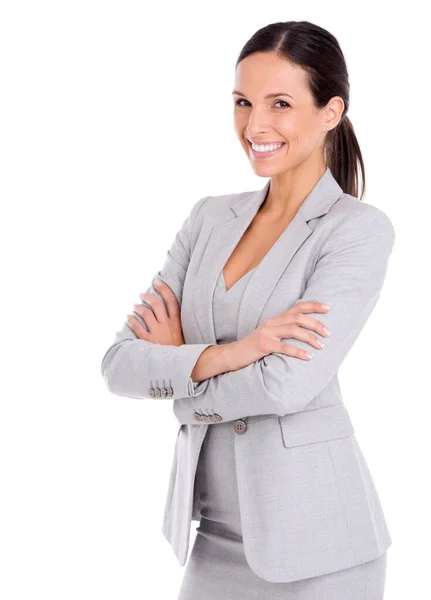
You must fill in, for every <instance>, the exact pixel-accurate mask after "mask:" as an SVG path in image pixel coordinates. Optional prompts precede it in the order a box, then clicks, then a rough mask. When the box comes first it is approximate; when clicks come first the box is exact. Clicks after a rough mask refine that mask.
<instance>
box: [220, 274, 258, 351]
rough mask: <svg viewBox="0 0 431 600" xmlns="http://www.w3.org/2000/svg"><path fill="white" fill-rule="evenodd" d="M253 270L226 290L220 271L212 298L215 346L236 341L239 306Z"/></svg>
mask: <svg viewBox="0 0 431 600" xmlns="http://www.w3.org/2000/svg"><path fill="white" fill-rule="evenodd" d="M255 268H256V267H255ZM254 270H255V269H252V270H251V271H249V272H248V273H246V274H245V275H244V276H243V277H241V279H239V280H238V281H237V282H236V283H235V284H234V285H233V286H232V287H231V288H230V289H229V290H227V289H226V282H225V279H224V276H223V269H222V271H221V273H220V276H219V278H218V280H217V283H216V286H215V290H214V296H213V312H214V328H215V333H216V338H217V344H227V343H229V342H234V341H236V339H237V337H236V330H237V322H238V309H239V304H240V302H241V299H242V296H243V293H244V290H245V288H246V287H247V283H248V280H249V279H250V277H251V275H252V273H253V271H254Z"/></svg>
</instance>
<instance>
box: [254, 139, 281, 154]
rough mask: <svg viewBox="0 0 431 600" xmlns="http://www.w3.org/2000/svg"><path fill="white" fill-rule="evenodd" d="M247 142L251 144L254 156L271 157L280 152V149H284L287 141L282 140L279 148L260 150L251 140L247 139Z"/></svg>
mask: <svg viewBox="0 0 431 600" xmlns="http://www.w3.org/2000/svg"><path fill="white" fill-rule="evenodd" d="M247 143H248V145H249V146H250V150H251V153H252V154H253V156H254V157H255V158H269V157H271V156H274V155H275V154H277V152H280V150H282V149H283V148H284V146H285V145H286V144H285V142H282V145H281V146H280V147H279V148H276V149H275V150H268V151H265V152H259V151H258V150H255V149H254V148H253V147H252V145H251V142H250V141H249V140H247Z"/></svg>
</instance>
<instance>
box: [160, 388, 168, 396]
mask: <svg viewBox="0 0 431 600" xmlns="http://www.w3.org/2000/svg"><path fill="white" fill-rule="evenodd" d="M166 394H167V392H166V388H160V398H166Z"/></svg>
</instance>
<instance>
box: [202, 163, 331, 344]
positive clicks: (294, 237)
mask: <svg viewBox="0 0 431 600" xmlns="http://www.w3.org/2000/svg"><path fill="white" fill-rule="evenodd" d="M269 187H270V180H268V181H267V183H266V184H265V186H264V187H263V188H262V189H261V190H258V191H254V192H249V193H245V194H236V195H233V196H232V200H231V202H230V204H229V207H230V209H231V212H230V214H229V217H228V219H227V220H226V219H223V218H221V220H220V221H218V222H217V223H215V224H213V225H212V226H211V229H210V231H209V233H208V241H207V244H206V247H205V251H204V254H203V256H202V260H201V262H200V265H199V269H198V272H197V274H196V280H195V286H194V310H195V315H196V319H197V321H198V324H199V328H200V331H201V334H202V342H203V343H211V344H216V343H217V339H216V333H215V329H214V317H213V294H214V290H215V286H216V283H217V280H218V278H219V277H220V276H221V272H222V270H223V267H224V265H225V264H226V262H227V260H228V258H229V256H230V255H231V254H232V252H233V250H234V249H235V247H236V245H237V244H238V242H239V241H240V239H241V237H242V236H243V234H244V233H245V231H246V229H247V227H248V226H249V225H250V223H251V222H252V220H253V218H254V216H255V215H256V214H257V212H258V210H259V207H260V206H261V204H263V202H264V200H265V199H266V196H267V194H268V191H269ZM342 194H343V190H342V189H341V187H340V186H339V185H338V183H337V181H336V180H335V178H334V177H333V175H332V173H331V171H330V169H329V167H327V169H326V171H325V173H324V174H323V175H322V177H321V178H320V179H319V181H318V182H317V183H316V185H315V186H314V188H313V189H312V190H311V192H310V193H309V194H308V196H307V197H306V198H305V200H304V201H303V203H302V204H301V206H300V208H299V210H298V212H297V213H296V215H295V217H294V218H293V219H292V221H291V222H290V223H289V225H288V226H287V227H286V229H285V230H284V231H283V233H282V234H281V236H280V237H279V238H278V240H277V241H276V242H275V244H274V245H273V246H272V248H270V250H269V251H268V252H267V254H266V255H265V257H264V258H263V260H262V261H261V262H260V263H259V265H258V266H257V267H256V269H255V270H254V272H253V274H252V275H251V277H250V279H249V281H248V284H247V287H246V289H245V291H244V294H243V297H242V299H241V303H240V307H239V312H238V323H237V339H241V338H243V337H245V336H246V335H248V334H249V333H250V332H251V331H253V330H254V329H256V328H257V326H258V322H259V317H260V315H261V313H262V311H263V308H264V306H265V303H266V301H267V300H268V298H269V296H270V295H271V293H272V291H273V289H274V287H275V286H276V284H277V282H278V280H279V279H280V277H281V276H282V274H283V272H284V271H285V270H286V268H287V267H288V265H289V263H290V261H291V260H292V258H293V256H294V254H295V253H296V251H297V250H298V248H299V247H300V246H301V245H302V244H303V242H304V241H305V240H306V239H307V238H308V236H310V235H311V234H312V232H313V228H312V227H310V226H309V225H308V221H310V220H311V219H314V218H316V217H320V216H322V215H324V214H326V213H327V212H328V210H329V209H330V208H331V206H332V205H333V204H334V202H336V200H338V198H339V197H340V196H341V195H342Z"/></svg>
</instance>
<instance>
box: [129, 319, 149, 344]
mask: <svg viewBox="0 0 431 600" xmlns="http://www.w3.org/2000/svg"><path fill="white" fill-rule="evenodd" d="M127 324H128V326H129V327H130V329H131V330H132V331H133V333H134V334H135V335H136V337H138V338H139V339H140V340H147V342H149V341H150V333H149V332H148V331H147V330H146V329H145V327H144V326H143V325H141V323H139V321H138V319H136V318H135V317H134V316H133V315H127Z"/></svg>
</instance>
